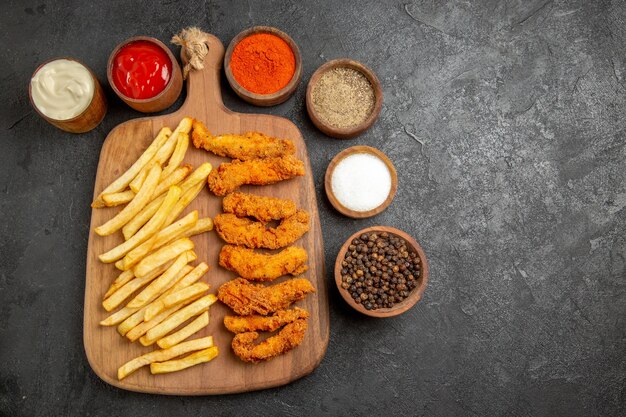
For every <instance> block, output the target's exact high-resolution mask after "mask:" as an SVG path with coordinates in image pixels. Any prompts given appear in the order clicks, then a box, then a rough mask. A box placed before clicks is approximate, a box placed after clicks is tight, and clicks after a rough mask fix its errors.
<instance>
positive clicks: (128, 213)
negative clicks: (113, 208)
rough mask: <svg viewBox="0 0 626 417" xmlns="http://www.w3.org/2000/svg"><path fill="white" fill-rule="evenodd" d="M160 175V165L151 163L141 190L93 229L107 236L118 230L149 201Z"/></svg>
mask: <svg viewBox="0 0 626 417" xmlns="http://www.w3.org/2000/svg"><path fill="white" fill-rule="evenodd" d="M160 176H161V167H160V166H158V165H153V166H152V167H151V168H150V170H149V171H148V176H147V177H146V180H145V181H144V184H143V186H142V187H141V190H139V192H138V193H137V195H136V196H135V198H133V200H132V201H131V202H130V203H128V205H127V206H126V207H124V209H123V210H122V211H120V212H119V213H118V214H117V215H116V216H115V217H113V218H112V219H111V220H109V221H108V222H106V223H105V224H103V225H101V226H98V227H96V228H95V231H96V233H97V234H99V235H100V236H108V235H110V234H112V233H114V232H115V231H117V230H119V229H121V228H122V226H124V225H125V224H126V223H128V221H129V220H131V219H132V218H133V217H135V216H136V215H137V213H139V212H140V211H141V209H142V208H144V207H145V205H146V204H148V202H149V201H150V198H151V197H152V193H154V189H155V188H156V186H157V183H158V181H159V177H160Z"/></svg>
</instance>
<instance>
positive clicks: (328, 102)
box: [306, 59, 383, 139]
mask: <svg viewBox="0 0 626 417" xmlns="http://www.w3.org/2000/svg"><path fill="white" fill-rule="evenodd" d="M382 105H383V90H382V87H381V85H380V81H379V80H378V78H377V77H376V75H375V74H374V72H373V71H372V70H371V69H369V68H368V67H366V66H365V65H363V64H362V63H360V62H358V61H353V60H351V59H336V60H333V61H329V62H327V63H326V64H324V65H322V66H321V67H319V68H318V69H317V71H315V72H314V73H313V75H312V76H311V79H310V80H309V84H308V86H307V90H306V108H307V112H308V113H309V117H310V118H311V121H312V122H313V124H314V125H315V126H316V127H317V128H318V129H319V130H321V131H322V132H324V133H325V134H327V135H328V136H331V137H334V138H338V139H350V138H353V137H355V136H358V135H360V134H361V133H363V132H365V131H366V130H367V129H369V128H370V127H371V126H372V125H373V124H374V122H376V119H378V116H379V114H380V109H381V108H382Z"/></svg>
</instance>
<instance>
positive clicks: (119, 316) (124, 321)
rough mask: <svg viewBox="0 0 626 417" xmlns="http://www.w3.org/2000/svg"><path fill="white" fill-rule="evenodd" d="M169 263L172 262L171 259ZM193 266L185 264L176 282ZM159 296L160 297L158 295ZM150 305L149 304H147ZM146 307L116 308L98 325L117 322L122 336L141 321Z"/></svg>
mask: <svg viewBox="0 0 626 417" xmlns="http://www.w3.org/2000/svg"><path fill="white" fill-rule="evenodd" d="M171 263H174V262H173V261H172V262H171ZM193 269H194V268H192V267H191V266H189V265H185V267H184V268H183V269H181V271H180V272H179V274H178V276H177V277H176V283H179V282H181V280H182V279H183V278H184V277H186V276H187V275H189V273H190V272H191V271H192V270H193ZM170 291H171V288H168V291H166V292H165V293H164V294H163V295H161V297H164V296H166V295H168V294H170ZM159 298H160V297H159ZM159 298H157V300H159ZM148 305H150V304H148ZM146 308H147V306H145V307H141V308H130V307H128V306H126V307H124V308H122V309H120V310H118V311H117V312H116V313H115V314H113V315H111V316H109V317H107V318H106V319H104V320H102V321H101V322H100V325H102V326H114V325H116V324H119V326H118V329H117V331H118V332H119V333H120V334H121V335H122V336H124V335H125V334H126V333H127V332H128V331H129V330H130V329H132V328H133V327H135V326H137V325H138V324H139V323H141V322H142V321H143V316H144V312H145V309H146Z"/></svg>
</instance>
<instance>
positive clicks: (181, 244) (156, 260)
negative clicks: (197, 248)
mask: <svg viewBox="0 0 626 417" xmlns="http://www.w3.org/2000/svg"><path fill="white" fill-rule="evenodd" d="M193 248H194V244H193V242H192V241H191V239H189V238H181V239H178V240H175V241H174V242H172V243H170V244H169V245H167V246H163V247H162V248H160V249H159V250H157V251H156V252H153V253H151V254H150V255H148V256H146V257H145V258H143V259H142V260H141V261H140V262H139V263H138V264H137V266H135V268H134V271H135V276H136V277H142V276H144V275H146V274H147V273H148V272H150V271H151V270H153V269H154V268H157V267H158V266H160V265H163V264H164V263H165V262H167V261H169V260H170V259H174V258H176V257H178V256H179V255H180V254H181V253H183V252H186V251H188V250H191V249H193Z"/></svg>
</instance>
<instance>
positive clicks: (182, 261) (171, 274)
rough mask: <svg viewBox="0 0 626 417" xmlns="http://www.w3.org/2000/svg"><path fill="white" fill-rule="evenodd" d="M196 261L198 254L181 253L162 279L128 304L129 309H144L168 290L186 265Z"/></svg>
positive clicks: (152, 283)
mask: <svg viewBox="0 0 626 417" xmlns="http://www.w3.org/2000/svg"><path fill="white" fill-rule="evenodd" d="M196 259H197V257H196V254H195V253H194V252H193V251H191V250H190V251H186V252H183V253H181V254H180V255H179V256H178V258H176V261H174V263H173V264H172V266H170V267H169V268H167V270H166V271H165V272H164V273H163V274H162V275H161V276H160V277H158V278H157V279H155V280H154V281H152V282H151V283H150V285H148V286H147V287H146V288H145V289H144V290H143V291H141V292H140V293H139V294H137V296H135V298H133V299H132V300H131V301H130V302H129V303H128V307H130V308H136V307H143V306H144V305H146V304H148V303H149V302H150V301H152V300H154V299H155V298H156V297H158V296H159V294H161V293H162V292H164V291H165V290H166V289H167V286H168V284H170V283H172V282H175V281H174V279H175V278H176V274H178V272H179V271H180V270H181V269H182V268H183V267H184V266H185V265H187V264H188V263H189V262H193V261H194V260H196Z"/></svg>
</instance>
